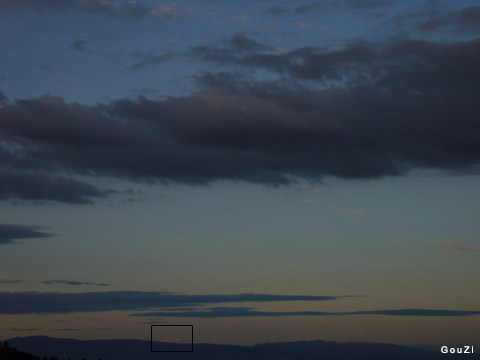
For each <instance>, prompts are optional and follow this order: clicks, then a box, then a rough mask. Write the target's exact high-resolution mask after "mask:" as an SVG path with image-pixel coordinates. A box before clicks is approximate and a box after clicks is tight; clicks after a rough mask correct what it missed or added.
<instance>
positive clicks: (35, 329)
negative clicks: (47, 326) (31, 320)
mask: <svg viewBox="0 0 480 360" xmlns="http://www.w3.org/2000/svg"><path fill="white" fill-rule="evenodd" d="M8 330H10V331H37V330H42V329H40V328H16V327H11V328H9V329H8Z"/></svg>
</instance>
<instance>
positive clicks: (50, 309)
mask: <svg viewBox="0 0 480 360" xmlns="http://www.w3.org/2000/svg"><path fill="white" fill-rule="evenodd" d="M342 298H344V297H343V296H310V295H269V294H232V295H184V294H171V293H163V292H140V291H111V292H89V293H39V292H16V293H12V292H0V314H29V313H37V314H47V313H74V312H89V311H113V310H126V311H127V310H146V309H149V308H172V309H173V308H180V309H182V308H184V307H185V306H201V305H203V304H214V303H236V302H273V301H332V300H339V299H342Z"/></svg>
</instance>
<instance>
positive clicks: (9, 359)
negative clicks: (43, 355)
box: [0, 341, 58, 360]
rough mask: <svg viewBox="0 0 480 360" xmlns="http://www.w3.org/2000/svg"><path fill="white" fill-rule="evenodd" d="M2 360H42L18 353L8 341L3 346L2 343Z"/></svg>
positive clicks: (50, 359)
mask: <svg viewBox="0 0 480 360" xmlns="http://www.w3.org/2000/svg"><path fill="white" fill-rule="evenodd" d="M0 359H1V360H41V359H40V358H39V357H38V356H35V355H32V354H29V353H25V352H22V351H18V350H17V349H15V348H13V347H10V345H9V344H8V342H7V341H5V342H4V343H3V344H1V343H0ZM48 360H58V359H57V358H55V357H51V358H49V359H48Z"/></svg>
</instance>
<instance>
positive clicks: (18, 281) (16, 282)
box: [0, 225, 23, 284]
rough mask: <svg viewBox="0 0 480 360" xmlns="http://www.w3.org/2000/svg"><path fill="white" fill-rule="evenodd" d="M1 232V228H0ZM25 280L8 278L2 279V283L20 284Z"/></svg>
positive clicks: (0, 280) (0, 281)
mask: <svg viewBox="0 0 480 360" xmlns="http://www.w3.org/2000/svg"><path fill="white" fill-rule="evenodd" d="M1 226H2V225H0V228H1ZM0 232H1V230H0ZM1 243H2V242H1V236H0V244H1ZM22 282H23V280H7V279H0V284H18V283H22Z"/></svg>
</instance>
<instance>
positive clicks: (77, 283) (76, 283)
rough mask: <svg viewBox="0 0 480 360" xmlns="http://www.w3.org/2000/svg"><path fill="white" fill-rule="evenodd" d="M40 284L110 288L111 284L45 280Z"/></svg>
mask: <svg viewBox="0 0 480 360" xmlns="http://www.w3.org/2000/svg"><path fill="white" fill-rule="evenodd" d="M39 282H40V283H42V284H45V285H57V284H62V285H73V286H80V285H93V286H110V284H106V283H98V282H92V281H73V280H43V281H39Z"/></svg>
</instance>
